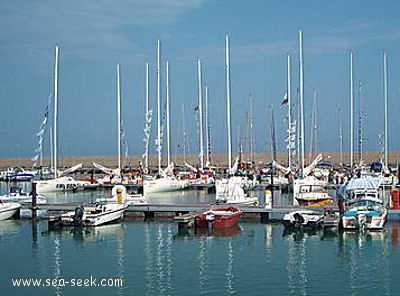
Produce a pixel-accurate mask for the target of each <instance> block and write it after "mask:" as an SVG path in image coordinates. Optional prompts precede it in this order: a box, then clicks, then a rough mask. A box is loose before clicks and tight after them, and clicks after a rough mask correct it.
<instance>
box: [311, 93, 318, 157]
mask: <svg viewBox="0 0 400 296" xmlns="http://www.w3.org/2000/svg"><path fill="white" fill-rule="evenodd" d="M316 116H317V90H316V89H314V100H313V108H312V113H311V133H310V135H311V139H310V163H311V162H312V160H313V153H314V152H316V150H317V149H316V143H317V139H316V138H317V137H316V135H317V133H316V132H317V118H316Z"/></svg>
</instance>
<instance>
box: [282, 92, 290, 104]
mask: <svg viewBox="0 0 400 296" xmlns="http://www.w3.org/2000/svg"><path fill="white" fill-rule="evenodd" d="M288 102H289V99H288V94H287V93H285V94H284V95H283V100H282V102H281V106H284V105H287V104H288Z"/></svg>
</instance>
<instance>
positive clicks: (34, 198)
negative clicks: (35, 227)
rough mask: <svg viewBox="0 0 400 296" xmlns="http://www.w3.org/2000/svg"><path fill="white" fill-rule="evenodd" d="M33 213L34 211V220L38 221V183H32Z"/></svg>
mask: <svg viewBox="0 0 400 296" xmlns="http://www.w3.org/2000/svg"><path fill="white" fill-rule="evenodd" d="M31 211H32V219H33V220H36V219H37V193H36V182H32V204H31Z"/></svg>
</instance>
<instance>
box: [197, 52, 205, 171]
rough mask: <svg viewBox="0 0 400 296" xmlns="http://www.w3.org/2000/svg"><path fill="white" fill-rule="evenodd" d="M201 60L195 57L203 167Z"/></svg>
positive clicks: (202, 164) (202, 161)
mask: <svg viewBox="0 0 400 296" xmlns="http://www.w3.org/2000/svg"><path fill="white" fill-rule="evenodd" d="M201 74H202V73H201V61H200V59H197V82H198V100H199V102H198V104H199V107H198V112H199V134H200V135H199V136H200V152H199V158H200V168H201V169H203V167H204V149H203V147H204V145H203V96H202V92H203V86H202V75H201Z"/></svg>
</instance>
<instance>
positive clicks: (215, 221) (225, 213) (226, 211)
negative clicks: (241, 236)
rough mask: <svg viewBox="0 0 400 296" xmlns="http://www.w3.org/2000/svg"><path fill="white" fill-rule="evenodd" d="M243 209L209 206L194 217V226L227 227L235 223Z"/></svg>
mask: <svg viewBox="0 0 400 296" xmlns="http://www.w3.org/2000/svg"><path fill="white" fill-rule="evenodd" d="M242 213H243V211H242V210H241V209H239V208H237V207H234V206H230V207H224V208H211V209H210V210H208V211H205V212H203V213H201V214H197V215H196V216H195V218H194V224H195V227H212V228H213V229H220V228H227V227H232V226H233V225H236V224H237V223H238V221H239V218H240V215H242Z"/></svg>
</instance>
